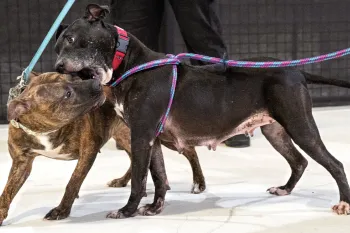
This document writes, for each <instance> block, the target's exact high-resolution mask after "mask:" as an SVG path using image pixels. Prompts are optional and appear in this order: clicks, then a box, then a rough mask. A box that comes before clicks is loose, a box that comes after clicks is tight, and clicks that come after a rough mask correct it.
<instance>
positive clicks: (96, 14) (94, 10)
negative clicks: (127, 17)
mask: <svg viewBox="0 0 350 233" xmlns="http://www.w3.org/2000/svg"><path fill="white" fill-rule="evenodd" d="M108 13H109V7H108V6H100V5H97V4H89V5H87V7H86V11H85V16H84V18H86V19H87V20H88V21H89V22H95V21H98V20H101V19H104V18H105V17H106V15H107V14H108Z"/></svg>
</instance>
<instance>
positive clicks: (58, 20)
mask: <svg viewBox="0 0 350 233" xmlns="http://www.w3.org/2000/svg"><path fill="white" fill-rule="evenodd" d="M74 2H75V0H67V3H66V5H65V6H64V7H63V9H62V11H61V13H60V14H59V15H58V16H57V18H56V20H55V22H54V23H53V25H52V26H51V28H50V30H49V32H48V33H47V35H46V36H45V38H44V40H43V42H42V43H41V45H40V47H39V48H38V50H37V51H36V53H35V55H34V57H33V58H32V60H31V61H30V63H29V66H28V67H27V68H26V69H25V70H24V71H23V74H22V77H23V78H24V84H26V83H27V81H28V78H29V74H30V72H32V70H33V68H34V66H35V64H36V63H37V62H38V60H39V58H40V56H41V54H42V53H43V51H44V49H45V48H46V46H47V44H48V43H49V42H50V40H51V38H52V36H53V35H54V34H55V32H56V30H57V28H58V27H59V25H60V24H61V22H62V20H63V18H64V17H65V16H66V15H67V13H68V11H69V9H70V8H71V7H72V5H73V4H74Z"/></svg>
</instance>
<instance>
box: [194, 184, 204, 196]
mask: <svg viewBox="0 0 350 233" xmlns="http://www.w3.org/2000/svg"><path fill="white" fill-rule="evenodd" d="M205 188H206V187H205V183H193V185H192V189H191V193H194V194H199V193H202V192H203V191H204V190H205Z"/></svg>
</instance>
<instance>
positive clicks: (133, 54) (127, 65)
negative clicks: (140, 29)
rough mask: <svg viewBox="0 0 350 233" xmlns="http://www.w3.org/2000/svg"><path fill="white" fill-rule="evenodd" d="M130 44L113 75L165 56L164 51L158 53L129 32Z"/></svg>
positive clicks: (118, 74) (119, 74)
mask: <svg viewBox="0 0 350 233" xmlns="http://www.w3.org/2000/svg"><path fill="white" fill-rule="evenodd" d="M128 36H129V38H130V39H129V46H128V49H127V52H126V55H125V57H124V59H123V61H122V63H121V64H120V66H119V67H118V69H116V70H114V72H113V77H114V78H115V77H120V76H121V75H122V74H123V73H125V72H126V71H127V70H129V69H131V68H134V67H135V66H138V65H141V64H144V63H146V62H150V61H153V60H157V59H162V58H165V54H164V53H158V52H155V51H153V50H151V49H149V48H148V47H147V46H146V45H144V44H143V43H142V42H141V41H140V40H138V39H137V38H136V37H135V36H133V35H132V34H131V33H129V32H128Z"/></svg>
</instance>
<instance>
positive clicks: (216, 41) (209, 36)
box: [169, 0, 227, 57]
mask: <svg viewBox="0 0 350 233" xmlns="http://www.w3.org/2000/svg"><path fill="white" fill-rule="evenodd" d="M169 2H170V5H171V7H172V9H173V11H174V14H175V18H176V21H177V22H178V24H179V27H180V31H181V34H182V36H183V39H184V41H185V43H186V47H187V49H188V51H189V52H191V53H198V54H205V55H208V56H214V57H222V56H223V54H224V53H225V52H227V51H226V46H225V43H224V41H223V39H222V37H221V33H222V32H221V31H222V30H221V25H220V22H219V19H218V17H217V16H216V14H215V12H214V10H213V9H212V4H211V2H212V0H191V1H188V0H169Z"/></svg>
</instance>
